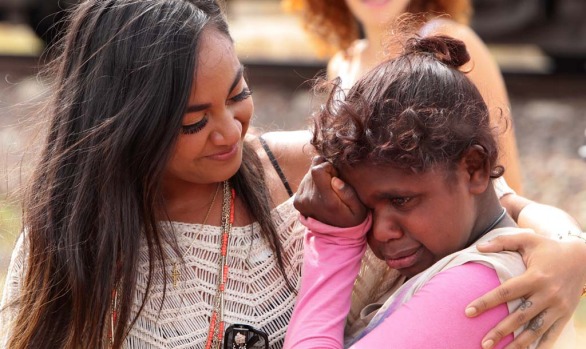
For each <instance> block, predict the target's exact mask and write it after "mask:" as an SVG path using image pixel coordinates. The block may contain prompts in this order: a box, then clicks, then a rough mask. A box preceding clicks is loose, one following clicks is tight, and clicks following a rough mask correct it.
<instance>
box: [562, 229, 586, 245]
mask: <svg viewBox="0 0 586 349" xmlns="http://www.w3.org/2000/svg"><path fill="white" fill-rule="evenodd" d="M570 238H576V239H579V240H581V241H583V242H584V243H586V232H580V231H573V230H568V232H567V233H566V234H562V233H558V239H560V240H567V239H570Z"/></svg>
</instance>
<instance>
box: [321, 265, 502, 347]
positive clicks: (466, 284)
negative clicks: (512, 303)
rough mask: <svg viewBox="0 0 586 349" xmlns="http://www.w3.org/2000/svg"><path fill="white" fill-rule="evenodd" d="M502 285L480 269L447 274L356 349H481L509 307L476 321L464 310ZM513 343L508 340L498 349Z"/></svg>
mask: <svg viewBox="0 0 586 349" xmlns="http://www.w3.org/2000/svg"><path fill="white" fill-rule="evenodd" d="M499 285H500V281H499V279H498V276H497V274H496V272H495V270H494V269H492V268H490V267H487V266H485V265H482V264H478V263H467V264H464V265H461V266H458V267H454V268H451V269H448V270H446V271H443V272H441V273H439V274H437V275H436V276H434V277H433V278H432V279H431V280H430V281H429V282H428V283H427V284H425V285H424V286H423V287H422V288H421V289H420V290H419V291H418V292H417V294H415V296H413V298H412V299H411V300H410V301H409V302H407V303H405V304H404V305H403V306H401V307H400V308H399V309H397V311H396V312H395V313H393V314H392V315H391V316H389V317H388V318H387V319H385V320H384V322H383V323H381V324H380V325H379V326H378V327H377V328H375V329H374V330H373V331H372V332H371V333H369V334H368V335H366V336H365V337H364V338H363V339H362V340H360V341H359V342H358V343H356V344H355V345H354V346H352V348H353V349H359V348H460V349H466V348H480V344H481V341H482V338H483V337H484V335H486V333H487V332H488V331H489V330H490V329H491V328H493V327H494V326H495V325H496V324H497V323H498V322H499V321H500V320H502V319H504V318H505V317H506V316H507V315H508V314H509V311H508V309H507V306H506V304H501V305H499V306H498V307H496V308H494V309H492V310H490V311H488V312H486V313H484V314H483V315H481V316H479V317H477V318H467V317H466V316H465V315H464V309H465V307H466V305H467V304H468V303H470V302H471V301H472V300H473V299H475V298H477V297H479V296H481V295H483V294H484V293H486V292H488V291H489V290H491V289H493V288H495V287H497V286H499ZM512 340H513V336H512V335H509V336H507V337H505V338H504V339H503V340H502V341H501V342H500V343H499V344H498V345H497V346H496V348H503V347H504V346H505V345H506V344H508V343H510V342H511V341H512ZM314 348H315V347H314ZM340 348H341V347H340Z"/></svg>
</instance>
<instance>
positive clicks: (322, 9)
mask: <svg viewBox="0 0 586 349" xmlns="http://www.w3.org/2000/svg"><path fill="white" fill-rule="evenodd" d="M283 1H284V4H285V6H286V8H288V9H290V10H291V11H294V12H297V13H299V14H300V15H301V18H302V20H303V24H304V27H305V29H306V30H307V31H308V32H309V33H310V34H311V36H312V37H313V38H315V39H316V42H317V45H318V49H319V50H320V51H321V52H326V53H333V56H332V58H331V59H330V60H329V62H328V69H327V76H328V78H330V79H331V78H335V77H340V78H341V79H342V87H344V88H346V89H347V88H349V87H350V86H352V85H353V84H354V82H355V81H356V80H357V79H358V78H359V77H361V76H362V75H363V74H364V73H365V72H367V71H369V70H370V69H371V68H373V67H374V66H376V65H377V64H378V63H379V62H381V61H382V60H383V59H385V58H392V57H395V56H397V55H399V54H400V52H401V50H402V48H401V45H400V44H397V43H399V42H400V40H395V39H394V38H392V35H393V34H392V33H391V32H390V27H391V24H392V23H394V22H396V21H397V20H399V19H400V17H401V16H402V15H404V14H413V15H417V16H418V17H420V18H422V20H421V21H420V22H419V28H417V31H419V33H420V34H421V35H433V34H443V35H448V36H451V37H454V38H457V39H459V40H462V41H463V42H464V43H465V44H466V47H468V50H469V52H470V56H471V57H472V59H471V62H472V63H471V67H473V69H471V68H470V69H468V70H469V72H468V77H469V78H470V79H471V80H472V81H473V82H474V83H475V84H476V86H477V87H478V89H479V90H480V93H481V94H482V96H483V98H484V100H485V101H486V103H487V104H488V107H489V110H490V113H491V122H492V124H493V125H495V126H497V125H498V126H499V128H500V129H501V130H503V131H502V132H501V133H500V135H499V148H500V149H501V155H502V158H501V161H502V163H503V165H504V166H505V168H506V169H507V172H506V174H505V176H504V178H505V179H506V182H507V183H508V185H509V186H510V187H511V188H512V189H513V190H514V191H515V192H517V193H519V194H521V193H522V177H521V170H520V163H519V155H518V153H519V152H518V149H517V142H516V139H515V132H514V129H513V122H512V119H511V114H510V103H509V98H508V94H507V91H506V87H505V84H504V81H503V77H502V75H501V72H500V70H499V67H498V66H497V64H496V62H495V60H494V59H493V57H492V56H491V54H490V52H489V51H488V49H487V47H486V45H485V44H484V43H483V42H482V40H481V39H480V38H479V37H478V36H477V35H476V34H475V33H474V31H473V30H472V29H471V28H470V27H469V26H468V23H469V21H470V17H471V15H472V12H473V9H472V4H471V2H470V0H376V1H374V0H373V1H369V0H283ZM464 69H467V68H464Z"/></svg>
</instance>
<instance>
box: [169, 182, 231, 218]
mask: <svg viewBox="0 0 586 349" xmlns="http://www.w3.org/2000/svg"><path fill="white" fill-rule="evenodd" d="M221 185H222V183H209V184H191V185H182V186H180V187H177V186H165V188H164V194H163V195H164V200H165V210H166V213H167V215H168V218H169V219H170V220H172V221H179V222H186V223H202V222H203V219H204V216H205V212H206V211H207V210H208V209H209V208H210V205H212V206H218V207H220V205H218V203H217V201H218V199H217V197H216V200H214V196H215V195H214V194H215V193H216V191H217V190H218V186H221ZM221 190H222V188H220V191H221ZM214 201H216V202H214ZM220 201H221V200H220ZM215 209H217V207H212V208H211V211H212V213H213V212H214V211H216V210H215ZM161 218H162V217H161ZM166 218H167V217H165V219H166ZM207 223H209V224H212V225H213V224H215V223H217V222H215V220H214V219H211V217H210V220H209V221H208V222H207Z"/></svg>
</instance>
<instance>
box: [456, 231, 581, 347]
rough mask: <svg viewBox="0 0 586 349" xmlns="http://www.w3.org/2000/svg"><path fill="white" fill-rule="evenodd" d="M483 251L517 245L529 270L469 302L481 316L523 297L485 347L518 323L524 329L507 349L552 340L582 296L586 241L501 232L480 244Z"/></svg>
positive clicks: (469, 310)
mask: <svg viewBox="0 0 586 349" xmlns="http://www.w3.org/2000/svg"><path fill="white" fill-rule="evenodd" d="M477 247H478V250H479V251H481V252H487V253H490V252H500V251H517V252H519V253H520V254H521V255H522V257H523V261H524V262H525V265H526V266H527V271H526V272H525V273H524V274H523V275H521V276H518V277H516V278H513V279H510V280H508V281H506V282H504V283H503V284H502V285H501V286H499V287H497V288H496V289H494V290H492V291H490V292H489V293H487V294H485V295H484V296H482V297H480V298H478V299H476V300H474V301H473V302H472V303H470V304H469V306H468V308H466V314H467V315H468V316H477V315H479V314H482V313H483V312H485V311H486V310H488V309H491V308H493V307H495V306H497V305H499V304H501V303H505V302H507V301H511V300H514V299H519V298H521V299H522V300H523V303H522V304H521V306H520V307H519V308H518V309H517V310H516V311H514V312H513V313H511V314H509V316H507V317H506V318H505V319H504V320H502V321H501V322H500V323H499V324H498V325H497V326H496V327H495V328H493V329H492V330H491V331H489V333H488V334H487V335H486V336H485V337H484V339H483V340H482V344H483V346H482V348H483V349H488V348H492V347H494V346H495V345H496V344H497V343H498V342H499V341H500V340H501V339H502V338H503V337H505V336H506V335H508V334H509V333H512V332H513V331H514V330H516V329H517V328H519V327H525V330H524V331H523V332H522V333H521V335H519V336H518V337H517V338H515V340H514V341H513V342H512V343H510V344H509V345H508V346H506V348H505V349H512V348H526V347H528V346H529V345H530V344H531V343H533V342H535V341H537V340H539V338H540V337H541V336H543V337H542V339H541V341H540V343H539V348H549V347H551V346H553V344H554V342H555V340H556V339H557V337H558V336H559V335H560V333H561V331H562V330H563V328H564V326H565V324H566V323H567V322H568V320H570V318H571V317H572V314H573V312H574V310H575V309H576V307H577V306H578V303H579V301H580V295H581V293H582V290H583V286H584V284H585V283H586V267H585V266H586V244H585V243H584V241H580V242H557V241H554V240H551V239H549V238H546V237H542V236H539V235H536V234H529V233H527V234H518V235H511V236H499V237H497V238H495V239H493V240H491V241H490V242H488V243H486V244H479V245H478V246H477Z"/></svg>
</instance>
